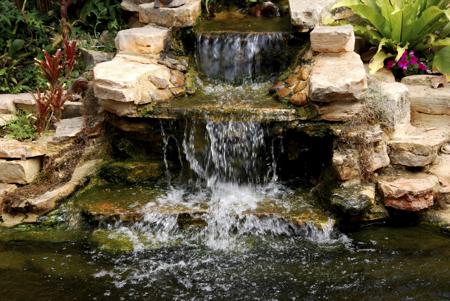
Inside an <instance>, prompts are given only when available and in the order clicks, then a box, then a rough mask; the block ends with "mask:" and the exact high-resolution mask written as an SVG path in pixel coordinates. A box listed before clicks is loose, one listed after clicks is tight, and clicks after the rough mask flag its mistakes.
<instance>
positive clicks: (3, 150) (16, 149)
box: [0, 139, 47, 159]
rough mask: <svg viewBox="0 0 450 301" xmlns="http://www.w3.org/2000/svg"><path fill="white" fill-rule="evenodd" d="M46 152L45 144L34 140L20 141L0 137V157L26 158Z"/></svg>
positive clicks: (42, 154)
mask: <svg viewBox="0 0 450 301" xmlns="http://www.w3.org/2000/svg"><path fill="white" fill-rule="evenodd" d="M46 153H47V148H46V146H45V145H42V144H40V143H36V142H21V141H17V140H13V139H0V158H2V159H26V158H33V157H41V156H44V155H45V154H46Z"/></svg>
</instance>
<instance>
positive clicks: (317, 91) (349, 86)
mask: <svg viewBox="0 0 450 301" xmlns="http://www.w3.org/2000/svg"><path fill="white" fill-rule="evenodd" d="M309 87H310V89H309V97H310V99H311V100H312V101H315V102H322V103H327V102H332V101H358V100H362V99H364V97H365V95H366V91H367V76H366V70H365V69H364V64H363V62H362V61H361V58H360V56H359V55H358V54H356V53H354V52H343V53H327V54H325V53H321V54H319V55H318V56H316V57H315V58H314V63H313V67H312V71H311V76H310V78H309Z"/></svg>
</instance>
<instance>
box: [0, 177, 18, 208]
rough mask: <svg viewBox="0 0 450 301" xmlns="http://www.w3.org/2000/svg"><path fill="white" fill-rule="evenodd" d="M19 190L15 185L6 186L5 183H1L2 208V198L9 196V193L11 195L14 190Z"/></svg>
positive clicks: (0, 198) (0, 197)
mask: <svg viewBox="0 0 450 301" xmlns="http://www.w3.org/2000/svg"><path fill="white" fill-rule="evenodd" d="M16 189H17V186H16V185H14V184H5V183H0V207H1V200H2V198H3V197H4V196H5V195H6V194H7V193H11V192H13V191H14V190H16Z"/></svg>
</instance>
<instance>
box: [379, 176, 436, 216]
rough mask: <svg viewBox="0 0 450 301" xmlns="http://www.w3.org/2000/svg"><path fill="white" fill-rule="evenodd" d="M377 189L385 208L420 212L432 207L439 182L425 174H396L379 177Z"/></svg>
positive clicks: (434, 177)
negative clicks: (380, 192) (381, 194)
mask: <svg viewBox="0 0 450 301" xmlns="http://www.w3.org/2000/svg"><path fill="white" fill-rule="evenodd" d="M378 187H379V188H380V190H381V191H382V193H383V198H384V204H385V205H386V206H388V207H392V208H395V209H398V210H405V211H420V210H423V209H426V208H429V207H431V206H433V204H434V194H435V193H436V190H437V189H438V187H439V181H438V178H437V177H436V176H434V175H430V174H426V173H398V174H397V175H389V176H382V177H380V179H379V180H378Z"/></svg>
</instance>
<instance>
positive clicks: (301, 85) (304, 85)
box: [294, 81, 308, 93]
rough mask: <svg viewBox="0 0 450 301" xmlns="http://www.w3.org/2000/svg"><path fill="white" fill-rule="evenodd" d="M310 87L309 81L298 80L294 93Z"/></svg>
mask: <svg viewBox="0 0 450 301" xmlns="http://www.w3.org/2000/svg"><path fill="white" fill-rule="evenodd" d="M307 87H308V83H307V82H305V81H300V82H298V83H297V84H296V85H295V87H294V93H298V92H301V91H303V90H305V89H306V88H307Z"/></svg>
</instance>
